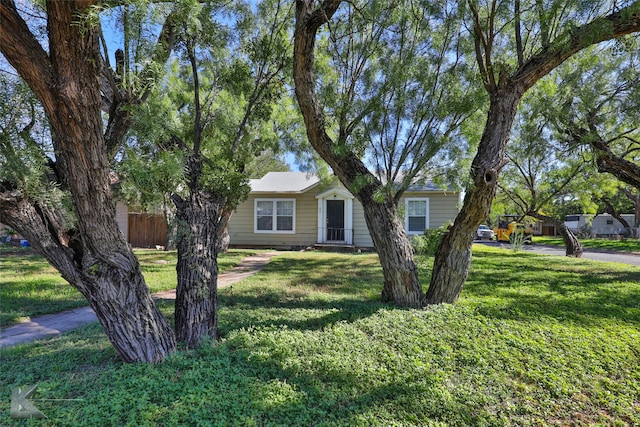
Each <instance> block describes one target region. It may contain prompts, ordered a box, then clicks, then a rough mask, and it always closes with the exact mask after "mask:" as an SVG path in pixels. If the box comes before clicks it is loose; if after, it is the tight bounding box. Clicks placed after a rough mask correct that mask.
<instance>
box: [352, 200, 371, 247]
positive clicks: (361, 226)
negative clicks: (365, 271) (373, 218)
mask: <svg viewBox="0 0 640 427" xmlns="http://www.w3.org/2000/svg"><path fill="white" fill-rule="evenodd" d="M353 243H354V244H355V245H356V246H359V247H363V248H372V247H373V240H371V235H370V234H369V228H368V227H367V221H365V219H364V209H363V208H362V204H361V203H360V202H359V201H358V200H357V199H356V200H354V201H353Z"/></svg>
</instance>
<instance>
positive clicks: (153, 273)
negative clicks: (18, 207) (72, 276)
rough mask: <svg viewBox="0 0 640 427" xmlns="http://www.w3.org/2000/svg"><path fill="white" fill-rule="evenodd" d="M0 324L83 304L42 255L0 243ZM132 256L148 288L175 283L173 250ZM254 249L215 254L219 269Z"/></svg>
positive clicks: (164, 287)
mask: <svg viewBox="0 0 640 427" xmlns="http://www.w3.org/2000/svg"><path fill="white" fill-rule="evenodd" d="M0 249H1V250H0V327H3V328H4V327H7V326H9V325H12V324H15V323H18V322H21V321H24V320H28V319H29V318H31V317H34V316H40V315H43V314H50V313H57V312H60V311H64V310H70V309H72V308H76V307H82V306H85V305H87V301H86V300H85V299H84V297H83V296H82V295H81V294H80V292H78V291H76V290H75V289H74V288H73V287H71V286H70V285H69V284H68V283H67V282H66V280H64V279H63V278H62V277H60V274H59V273H58V272H57V271H56V270H55V269H54V268H53V267H51V266H50V265H49V264H48V263H47V262H46V261H45V260H44V258H42V257H40V256H38V255H36V254H35V253H34V252H33V251H32V250H31V249H26V248H15V247H12V246H5V245H0ZM135 252H136V256H137V257H138V260H139V261H140V267H141V268H142V273H143V275H144V277H145V281H146V282H147V285H148V286H149V289H150V290H151V292H159V291H165V290H168V289H174V288H175V287H176V260H177V257H176V252H175V251H168V252H163V251H157V250H151V249H139V250H138V249H137V250H136V251H135ZM255 252H256V251H247V250H231V251H229V252H228V253H227V254H223V255H221V256H220V258H219V267H220V270H221V271H226V270H228V269H230V268H232V267H233V266H235V265H237V264H238V263H239V262H240V260H241V259H242V258H243V257H245V256H248V255H251V254H253V253H255Z"/></svg>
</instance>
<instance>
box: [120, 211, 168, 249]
mask: <svg viewBox="0 0 640 427" xmlns="http://www.w3.org/2000/svg"><path fill="white" fill-rule="evenodd" d="M128 222H129V243H130V244H131V246H133V247H134V248H155V247H156V245H159V246H164V245H165V244H166V243H167V222H166V221H165V220H164V217H163V216H162V215H150V214H146V213H135V212H129V217H128Z"/></svg>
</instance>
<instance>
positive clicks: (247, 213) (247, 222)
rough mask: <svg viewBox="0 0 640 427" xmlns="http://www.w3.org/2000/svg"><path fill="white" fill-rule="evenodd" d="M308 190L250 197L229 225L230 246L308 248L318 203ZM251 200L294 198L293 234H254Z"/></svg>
mask: <svg viewBox="0 0 640 427" xmlns="http://www.w3.org/2000/svg"><path fill="white" fill-rule="evenodd" d="M315 195H316V193H315V192H314V191H313V190H311V191H308V192H307V193H302V194H283V193H272V194H269V193H261V194H251V195H250V196H249V198H248V199H247V200H246V201H245V202H243V203H241V204H240V205H239V206H238V208H237V209H236V211H235V212H234V213H233V216H232V217H231V221H230V222H229V236H230V237H231V244H232V245H240V246H251V245H256V246H274V247H278V246H308V245H313V244H314V243H315V242H316V238H317V235H318V228H317V227H318V224H317V223H318V212H317V211H318V202H317V200H316V198H315ZM255 199H295V201H296V212H295V234H286V233H255V232H254V203H255Z"/></svg>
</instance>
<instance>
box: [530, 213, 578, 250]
mask: <svg viewBox="0 0 640 427" xmlns="http://www.w3.org/2000/svg"><path fill="white" fill-rule="evenodd" d="M527 215H529V216H532V217H534V218H536V219H539V220H541V221H548V222H550V223H552V224H553V225H554V227H555V228H556V230H558V231H559V232H560V235H561V236H562V241H563V242H564V247H565V254H566V255H567V256H568V257H574V258H580V257H581V256H582V252H583V249H582V243H580V240H578V238H577V237H576V235H575V234H573V231H571V230H570V229H569V227H567V226H566V225H565V223H564V221H562V220H559V219H558V218H553V217H550V216H548V215H543V214H541V213H539V212H528V213H527Z"/></svg>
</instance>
